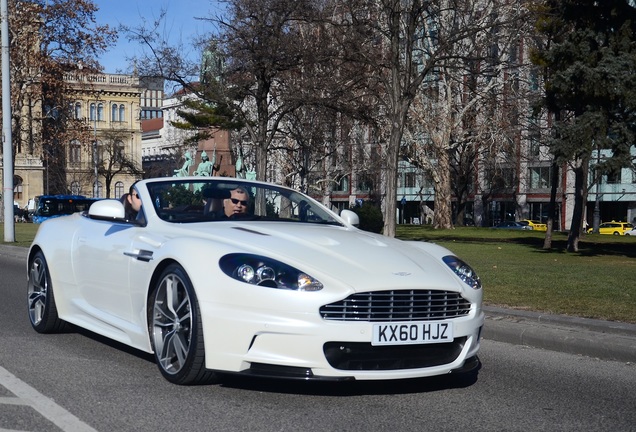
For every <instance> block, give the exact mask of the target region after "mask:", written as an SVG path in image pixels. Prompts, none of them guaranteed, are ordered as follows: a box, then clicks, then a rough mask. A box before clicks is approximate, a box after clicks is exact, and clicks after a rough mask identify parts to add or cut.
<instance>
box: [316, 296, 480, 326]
mask: <svg viewBox="0 0 636 432" xmlns="http://www.w3.org/2000/svg"><path fill="white" fill-rule="evenodd" d="M469 311H470V302H469V301H468V300H466V299H464V298H463V297H462V296H461V295H460V294H459V293H456V292H452V291H437V290H387V291H371V292H366V293H356V294H352V295H350V296H349V297H347V298H346V299H344V300H340V301H338V302H334V303H331V304H328V305H324V306H322V307H321V308H320V315H321V316H322V318H323V319H326V320H333V321H428V320H439V319H449V318H456V317H460V316H464V315H467V314H468V312H469Z"/></svg>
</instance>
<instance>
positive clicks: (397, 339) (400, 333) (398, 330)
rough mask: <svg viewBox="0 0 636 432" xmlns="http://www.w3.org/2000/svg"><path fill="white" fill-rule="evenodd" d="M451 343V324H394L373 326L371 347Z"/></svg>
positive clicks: (440, 322) (437, 322)
mask: <svg viewBox="0 0 636 432" xmlns="http://www.w3.org/2000/svg"><path fill="white" fill-rule="evenodd" d="M452 341H453V323H452V322H446V321H428V322H417V323H414V322H408V323H400V322H395V323H377V324H373V340H372V341H371V345H407V344H428V343H446V342H452Z"/></svg>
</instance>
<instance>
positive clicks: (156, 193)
mask: <svg viewBox="0 0 636 432" xmlns="http://www.w3.org/2000/svg"><path fill="white" fill-rule="evenodd" d="M145 187H146V190H147V192H148V196H149V198H150V202H147V198H146V200H144V199H143V198H142V208H144V209H147V208H148V207H152V209H153V211H154V213H155V214H156V215H157V216H158V217H159V218H160V219H161V220H163V221H165V222H169V223H200V222H221V221H228V220H232V221H239V220H240V221H264V222H294V223H298V222H301V223H311V224H327V225H339V226H343V225H344V224H343V223H342V221H341V220H339V219H338V218H337V216H336V215H335V214H334V213H333V212H331V211H330V210H328V209H327V208H326V207H325V206H323V205H322V204H320V203H319V202H318V201H316V200H314V199H313V198H311V197H309V196H307V195H305V194H302V193H300V192H298V191H296V190H293V189H289V188H286V187H283V186H278V185H274V184H268V183H263V182H257V181H254V182H251V181H247V180H237V179H234V178H231V177H228V178H209V177H208V178H191V177H190V178H174V177H171V178H166V179H165V180H161V181H155V180H153V181H151V182H147V183H146V184H145ZM237 188H240V189H242V190H244V191H245V192H247V195H248V199H247V201H248V204H247V206H245V207H246V208H247V212H246V213H244V214H233V215H231V216H227V215H226V214H225V211H224V208H225V206H226V205H229V203H228V201H229V200H230V199H231V197H230V195H231V192H232V191H233V190H236V189H237ZM148 204H151V205H148Z"/></svg>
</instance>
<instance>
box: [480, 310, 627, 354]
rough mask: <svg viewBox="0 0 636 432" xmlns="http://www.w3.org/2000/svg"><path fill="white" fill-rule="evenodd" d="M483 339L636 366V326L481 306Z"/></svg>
mask: <svg viewBox="0 0 636 432" xmlns="http://www.w3.org/2000/svg"><path fill="white" fill-rule="evenodd" d="M484 312H485V314H486V323H485V325H484V330H483V337H484V339H490V340H495V341H499V342H507V343H511V344H516V345H528V346H532V347H537V348H543V349H547V350H551V351H560V352H565V353H570V354H580V355H584V356H587V357H597V358H600V359H603V360H616V361H622V362H631V363H636V324H627V323H620V322H614V321H603V320H595V319H588V318H578V317H570V316H563V315H552V314H544V313H538V312H532V311H520V310H513V309H503V308H496V307H489V306H484Z"/></svg>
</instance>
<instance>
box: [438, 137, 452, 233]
mask: <svg viewBox="0 0 636 432" xmlns="http://www.w3.org/2000/svg"><path fill="white" fill-rule="evenodd" d="M436 154H437V176H436V178H437V180H438V181H436V182H435V186H434V187H435V209H434V211H435V214H434V216H433V228H436V229H437V228H440V229H450V228H452V227H453V221H452V220H451V213H452V212H451V171H450V157H449V155H448V150H447V149H446V148H442V149H441V151H438V152H436Z"/></svg>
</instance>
